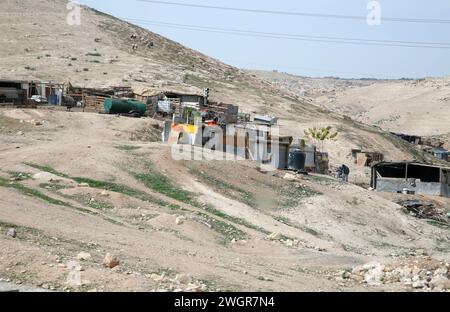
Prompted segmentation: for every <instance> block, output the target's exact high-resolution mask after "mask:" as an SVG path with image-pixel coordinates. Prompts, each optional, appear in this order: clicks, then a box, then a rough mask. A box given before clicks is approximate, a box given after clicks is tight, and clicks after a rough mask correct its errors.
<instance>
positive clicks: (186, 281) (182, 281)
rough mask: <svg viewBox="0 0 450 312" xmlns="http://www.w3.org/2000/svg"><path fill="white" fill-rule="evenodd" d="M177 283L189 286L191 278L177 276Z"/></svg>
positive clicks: (184, 275) (183, 275)
mask: <svg viewBox="0 0 450 312" xmlns="http://www.w3.org/2000/svg"><path fill="white" fill-rule="evenodd" d="M175 281H177V282H178V283H180V284H186V285H187V284H189V283H190V282H191V278H190V277H189V275H187V274H177V275H176V276H175Z"/></svg>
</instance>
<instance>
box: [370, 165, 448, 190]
mask: <svg viewBox="0 0 450 312" xmlns="http://www.w3.org/2000/svg"><path fill="white" fill-rule="evenodd" d="M371 186H372V188H374V189H375V190H376V191H378V192H391V193H405V194H423V195H435V196H444V197H450V167H441V166H435V165H429V164H423V163H416V162H398V163H390V162H381V163H378V164H375V165H373V166H372V177H371Z"/></svg>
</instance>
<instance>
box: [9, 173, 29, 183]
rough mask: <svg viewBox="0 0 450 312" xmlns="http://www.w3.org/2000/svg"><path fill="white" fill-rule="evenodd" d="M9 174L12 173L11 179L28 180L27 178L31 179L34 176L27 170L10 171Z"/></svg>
mask: <svg viewBox="0 0 450 312" xmlns="http://www.w3.org/2000/svg"><path fill="white" fill-rule="evenodd" d="M8 174H9V175H10V177H11V179H12V180H14V181H26V180H31V179H32V178H33V175H32V174H31V173H27V172H15V171H9V172H8Z"/></svg>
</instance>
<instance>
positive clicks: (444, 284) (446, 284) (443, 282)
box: [430, 276, 450, 290]
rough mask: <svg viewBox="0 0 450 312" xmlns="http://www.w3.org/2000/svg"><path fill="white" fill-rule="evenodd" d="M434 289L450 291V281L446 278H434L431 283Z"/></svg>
mask: <svg viewBox="0 0 450 312" xmlns="http://www.w3.org/2000/svg"><path fill="white" fill-rule="evenodd" d="M430 284H431V286H432V287H433V289H437V290H449V289H450V279H448V278H447V277H445V276H437V277H434V278H433V279H432V280H431V282H430Z"/></svg>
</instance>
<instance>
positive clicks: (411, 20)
mask: <svg viewBox="0 0 450 312" xmlns="http://www.w3.org/2000/svg"><path fill="white" fill-rule="evenodd" d="M137 1H140V2H147V3H154V4H162V5H174V6H182V7H191V8H201V9H214V10H222V11H234V12H247V13H258V14H272V15H290V16H304V17H319V18H334V19H349V20H364V21H366V20H367V17H365V16H354V15H338V14H321V13H309V12H288V11H274V10H261V9H249V8H233V7H222V6H213V5H204V4H194V3H180V2H170V1H158V0H137ZM382 21H388V22H404V23H429V24H450V20H448V19H431V18H401V17H383V18H382Z"/></svg>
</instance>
